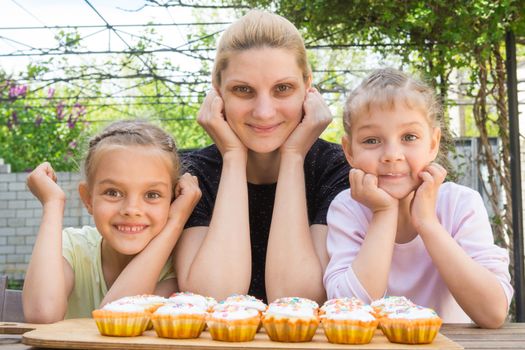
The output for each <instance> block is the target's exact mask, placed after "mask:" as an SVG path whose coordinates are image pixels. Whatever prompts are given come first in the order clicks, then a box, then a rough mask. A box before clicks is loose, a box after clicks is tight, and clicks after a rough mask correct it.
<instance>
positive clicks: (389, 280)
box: [324, 69, 513, 328]
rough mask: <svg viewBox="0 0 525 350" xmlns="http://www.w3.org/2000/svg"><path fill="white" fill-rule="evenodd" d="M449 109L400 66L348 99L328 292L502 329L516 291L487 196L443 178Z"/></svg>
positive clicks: (332, 212) (331, 225) (331, 217)
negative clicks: (396, 302) (405, 302)
mask: <svg viewBox="0 0 525 350" xmlns="http://www.w3.org/2000/svg"><path fill="white" fill-rule="evenodd" d="M440 116H441V110H440V108H439V104H438V103H437V100H436V97H435V95H434V93H433V91H432V89H431V88H430V87H429V86H427V85H425V84H423V83H422V82H420V81H417V80H415V79H413V78H411V77H409V76H407V75H405V74H404V73H402V72H400V71H398V70H394V69H381V70H378V71H375V72H374V73H372V74H371V75H370V76H369V77H368V78H366V79H365V80H364V81H363V82H362V83H361V85H360V86H359V87H357V88H356V89H355V90H354V91H353V92H352V93H351V94H350V96H349V97H348V100H347V103H346V106H345V112H344V117H343V120H344V127H345V131H346V135H345V136H344V137H343V148H344V151H345V154H346V158H347V160H348V162H349V163H350V165H351V166H352V168H353V169H352V170H351V171H350V175H349V178H350V187H351V189H350V190H346V191H343V192H341V193H340V194H339V195H338V196H337V197H336V198H335V199H334V201H333V202H332V204H331V206H330V209H329V211H328V241H327V248H328V253H329V255H330V262H329V264H328V267H327V269H326V272H325V276H324V284H325V288H326V291H327V294H328V298H335V297H348V296H355V297H358V298H360V299H362V300H364V301H366V302H369V303H370V302H372V301H373V300H375V299H379V298H381V297H383V296H387V295H403V296H406V297H408V298H410V299H412V300H413V301H414V302H415V303H417V304H420V305H423V306H426V307H431V308H434V309H435V310H436V311H437V312H438V314H439V315H440V316H441V317H442V318H443V320H444V322H470V321H471V320H472V321H474V322H475V323H476V324H478V325H479V326H481V327H486V328H497V327H500V326H501V325H502V323H503V322H504V321H505V318H506V316H507V312H508V307H509V304H510V301H511V298H512V295H513V289H512V286H511V284H510V275H509V272H508V264H509V258H508V253H507V251H505V250H504V249H502V248H499V247H497V246H496V245H494V240H493V236H492V231H491V227H490V223H489V218H488V215H487V212H486V210H485V207H484V205H483V201H482V199H481V197H480V195H479V194H478V193H477V192H476V191H473V190H471V189H469V188H467V187H464V186H461V185H458V184H455V183H451V182H447V183H443V181H444V180H445V176H446V170H445V169H444V168H443V167H442V166H441V165H439V164H437V163H435V162H434V160H435V159H436V157H437V155H438V151H439V145H440V139H441V129H440Z"/></svg>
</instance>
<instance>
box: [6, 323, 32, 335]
mask: <svg viewBox="0 0 525 350" xmlns="http://www.w3.org/2000/svg"><path fill="white" fill-rule="evenodd" d="M39 326H42V325H36V324H31V323H18V322H0V334H24V333H25V332H29V331H32V330H35V329H36V328H37V327H39Z"/></svg>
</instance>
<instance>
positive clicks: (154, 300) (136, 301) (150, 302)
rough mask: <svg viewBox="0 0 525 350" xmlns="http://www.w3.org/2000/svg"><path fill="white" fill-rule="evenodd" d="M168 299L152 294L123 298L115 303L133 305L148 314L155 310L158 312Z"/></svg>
mask: <svg viewBox="0 0 525 350" xmlns="http://www.w3.org/2000/svg"><path fill="white" fill-rule="evenodd" d="M167 301H168V299H166V298H164V297H161V296H158V295H152V294H142V295H134V296H129V297H123V298H120V299H117V300H115V301H113V302H111V303H112V304H113V303H116V304H133V305H139V306H142V307H144V309H145V310H146V311H147V312H150V313H153V312H155V310H157V309H158V308H159V307H160V306H162V305H164V304H166V302H167Z"/></svg>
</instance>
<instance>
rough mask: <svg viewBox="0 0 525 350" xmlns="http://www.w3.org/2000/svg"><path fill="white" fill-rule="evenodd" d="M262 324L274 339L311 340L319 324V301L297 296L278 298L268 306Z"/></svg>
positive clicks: (283, 340) (285, 340)
mask: <svg viewBox="0 0 525 350" xmlns="http://www.w3.org/2000/svg"><path fill="white" fill-rule="evenodd" d="M262 324H263V327H264V329H266V333H267V334H268V336H269V337H270V339H271V340H273V341H280V342H306V341H311V340H312V338H313V336H314V334H315V331H316V329H317V327H318V326H319V317H318V309H317V303H316V302H315V301H312V300H308V299H304V298H295V297H294V298H281V299H278V300H276V301H274V302H273V303H271V304H270V305H269V306H268V309H267V310H266V312H265V313H264V315H263V317H262Z"/></svg>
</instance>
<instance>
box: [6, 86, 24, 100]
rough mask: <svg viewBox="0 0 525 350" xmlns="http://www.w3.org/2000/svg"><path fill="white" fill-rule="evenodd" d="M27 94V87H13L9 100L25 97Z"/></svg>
mask: <svg viewBox="0 0 525 350" xmlns="http://www.w3.org/2000/svg"><path fill="white" fill-rule="evenodd" d="M26 94H27V85H11V88H10V89H9V98H10V99H12V100H15V99H17V98H19V97H24V96H25V95H26Z"/></svg>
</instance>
